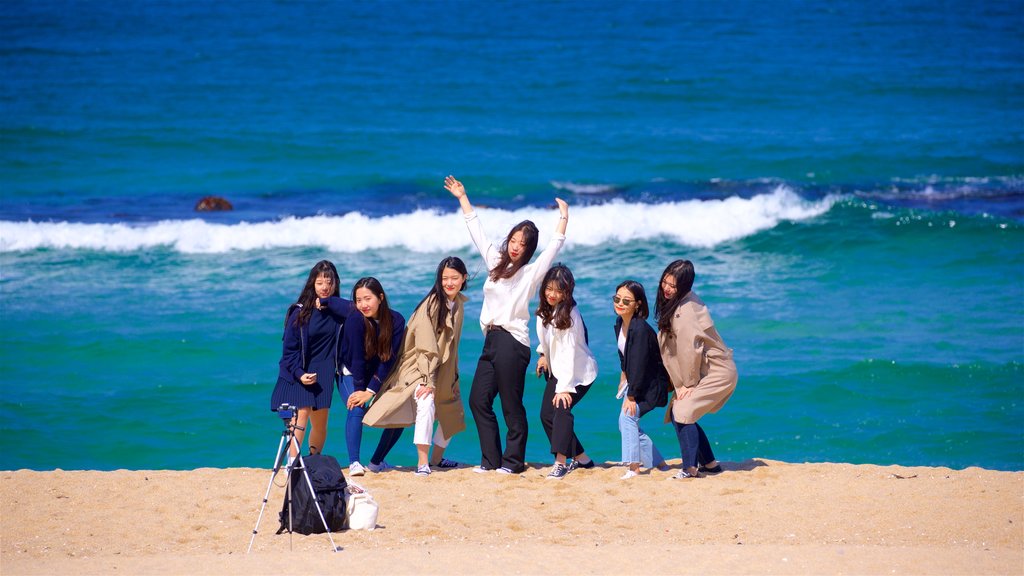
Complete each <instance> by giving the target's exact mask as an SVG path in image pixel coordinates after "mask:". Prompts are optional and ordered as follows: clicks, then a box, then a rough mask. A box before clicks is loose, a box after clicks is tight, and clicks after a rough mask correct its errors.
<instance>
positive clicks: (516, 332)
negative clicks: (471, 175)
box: [444, 176, 569, 474]
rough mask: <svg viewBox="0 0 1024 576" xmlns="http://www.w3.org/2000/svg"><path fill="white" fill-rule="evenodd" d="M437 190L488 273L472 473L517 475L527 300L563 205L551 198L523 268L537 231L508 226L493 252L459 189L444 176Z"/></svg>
mask: <svg viewBox="0 0 1024 576" xmlns="http://www.w3.org/2000/svg"><path fill="white" fill-rule="evenodd" d="M444 187H445V188H446V189H447V190H448V191H449V192H451V194H452V196H455V197H456V198H458V200H459V205H460V206H461V207H462V214H463V216H464V217H465V219H466V226H467V227H468V228H469V235H470V237H471V238H472V239H473V244H475V245H476V248H477V250H479V251H480V255H481V256H482V257H483V259H484V263H485V264H486V265H487V270H488V273H487V281H486V282H484V301H483V305H482V306H481V309H480V327H481V328H482V329H483V331H484V348H483V352H481V354H480V360H479V361H478V362H477V366H476V373H475V374H474V375H473V384H472V386H471V387H470V390H469V407H470V409H471V410H472V411H473V418H474V419H475V420H476V427H477V433H478V434H479V435H480V466H479V467H477V468H475V471H477V472H489V471H492V470H497V471H498V472H499V473H503V474H519V473H521V472H523V470H525V469H526V461H525V460H526V436H527V432H528V429H527V423H526V408H524V407H523V389H524V388H525V386H526V369H527V368H528V367H529V365H530V329H529V327H528V322H529V319H530V310H529V306H530V298H531V297H532V296H533V295H534V294H536V293H537V289H538V288H539V286H540V282H541V280H542V279H543V277H544V273H545V272H547V270H548V268H549V267H550V266H551V263H552V262H553V261H554V260H555V256H557V255H558V251H559V250H560V249H561V248H562V244H563V243H564V242H565V226H566V223H567V222H568V221H569V206H568V204H566V203H565V201H564V200H562V199H561V198H555V202H557V203H558V211H559V217H558V223H557V224H556V226H555V234H554V235H553V236H552V237H551V240H550V242H548V245H547V247H546V248H544V250H543V251H542V252H541V254H540V256H538V257H537V261H536V262H534V263H533V264H530V258H532V257H533V253H534V252H535V251H536V250H537V234H538V232H537V226H536V225H534V223H533V222H531V221H529V220H524V221H522V222H520V223H519V224H516V225H515V226H513V227H512V229H511V230H509V232H508V235H506V236H505V241H504V242H502V243H501V247H500V248H499V247H496V246H494V244H492V243H491V241H490V240H488V239H487V234H486V233H485V232H484V227H483V225H482V224H481V223H480V219H479V218H477V214H476V211H475V210H473V205H472V204H470V202H469V196H468V195H467V194H466V189H465V187H464V186H463V185H462V183H461V182H459V181H458V180H456V179H455V178H454V177H452V176H448V177H447V178H445V181H444ZM496 396H497V397H500V398H501V410H502V413H503V415H504V417H505V426H506V427H507V428H508V432H507V434H506V435H505V452H504V453H502V451H501V439H500V438H499V436H498V419H497V417H496V416H495V415H494V398H495V397H496Z"/></svg>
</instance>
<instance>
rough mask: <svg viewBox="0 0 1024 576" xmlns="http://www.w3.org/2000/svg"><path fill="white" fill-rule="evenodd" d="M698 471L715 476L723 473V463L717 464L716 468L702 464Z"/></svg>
mask: <svg viewBox="0 0 1024 576" xmlns="http://www.w3.org/2000/svg"><path fill="white" fill-rule="evenodd" d="M697 471H698V472H701V473H704V474H707V475H708V476H714V475H715V474H721V473H722V465H721V464H715V467H714V468H708V467H707V466H704V465H703V464H701V465H700V466H698V467H697Z"/></svg>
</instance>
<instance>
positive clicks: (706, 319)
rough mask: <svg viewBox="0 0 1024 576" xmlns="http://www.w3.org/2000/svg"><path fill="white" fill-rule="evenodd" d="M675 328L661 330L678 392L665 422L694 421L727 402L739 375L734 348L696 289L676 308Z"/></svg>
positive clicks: (665, 356) (667, 363) (668, 368)
mask: <svg viewBox="0 0 1024 576" xmlns="http://www.w3.org/2000/svg"><path fill="white" fill-rule="evenodd" d="M672 331H673V332H674V334H673V335H671V336H669V335H667V334H665V333H664V332H659V333H658V345H659V347H660V348H661V359H662V361H663V362H664V363H665V370H666V371H668V376H669V381H670V382H671V383H672V388H673V389H674V392H675V397H674V399H673V400H672V402H671V403H670V404H669V408H668V410H667V411H666V412H665V421H666V422H669V421H670V419H671V420H675V421H676V422H678V423H680V424H692V423H694V422H696V421H697V420H699V419H700V418H701V416H703V415H705V414H707V413H708V412H718V410H719V409H720V408H721V407H722V406H723V405H725V402H726V401H727V400H728V399H729V397H730V396H732V393H733V390H735V389H736V381H737V380H738V378H739V376H738V374H737V372H736V363H735V362H733V359H732V349H731V348H729V347H727V346H726V345H725V342H723V341H722V337H721V336H720V335H719V334H718V330H716V329H715V323H714V322H712V321H711V314H709V313H708V307H707V306H705V305H704V302H702V301H701V299H700V297H698V296H697V295H696V294H694V293H693V291H691V292H690V293H689V294H687V295H686V296H684V297H683V300H682V301H681V302H680V303H679V307H678V308H676V313H675V316H674V317H673V318H672ZM670 413H671V417H670V416H669V414H670Z"/></svg>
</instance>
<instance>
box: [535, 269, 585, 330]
mask: <svg viewBox="0 0 1024 576" xmlns="http://www.w3.org/2000/svg"><path fill="white" fill-rule="evenodd" d="M551 282H554V283H555V286H557V287H558V289H559V290H561V291H562V294H563V295H564V296H565V297H564V298H562V301H561V302H559V303H558V304H557V305H555V306H552V305H551V304H548V299H547V298H545V297H544V291H545V290H546V289H547V287H548V284H549V283H551ZM575 287H576V279H575V278H573V277H572V271H571V270H569V268H568V267H567V266H565V265H564V264H556V265H554V266H552V267H551V269H550V270H548V272H547V274H545V275H544V280H543V281H542V282H541V283H540V306H538V307H537V316H539V317H540V319H541V321H542V322H543V323H544V325H545V326H549V325H551V324H554V325H555V328H558V329H559V330H566V329H567V328H569V327H570V326H572V307H573V306H575V305H576V300H575V299H574V298H573V297H572V291H573V289H574V288H575Z"/></svg>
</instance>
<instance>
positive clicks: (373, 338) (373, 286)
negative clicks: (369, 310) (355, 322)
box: [352, 276, 394, 362]
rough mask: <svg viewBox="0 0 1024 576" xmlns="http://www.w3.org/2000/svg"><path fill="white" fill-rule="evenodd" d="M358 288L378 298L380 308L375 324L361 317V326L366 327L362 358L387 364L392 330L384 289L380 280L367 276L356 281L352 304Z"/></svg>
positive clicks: (389, 356) (389, 310)
mask: <svg viewBox="0 0 1024 576" xmlns="http://www.w3.org/2000/svg"><path fill="white" fill-rule="evenodd" d="M360 288H366V289H367V290H369V291H370V292H373V295H374V296H376V297H377V298H380V307H379V308H377V318H375V320H377V322H376V323H374V322H373V321H372V320H370V319H369V318H367V317H366V316H363V325H364V326H365V327H366V335H365V336H364V337H363V348H364V349H365V354H364V356H365V358H366V359H367V360H369V359H370V358H373V357H375V356H376V357H378V358H380V359H381V361H383V362H387V361H388V360H390V359H391V332H392V330H393V328H394V325H393V324H394V323H393V322H392V320H391V308H390V307H389V306H388V298H387V295H386V294H384V287H383V286H381V285H380V280H377V279H376V278H374V277H372V276H367V277H365V278H360V279H359V280H356V283H355V285H354V286H352V301H353V302H354V301H355V299H356V290H358V289H360Z"/></svg>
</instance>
